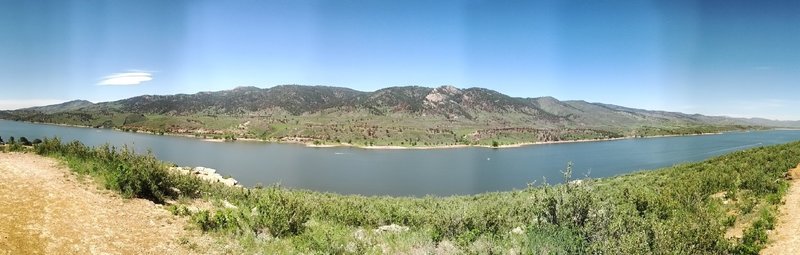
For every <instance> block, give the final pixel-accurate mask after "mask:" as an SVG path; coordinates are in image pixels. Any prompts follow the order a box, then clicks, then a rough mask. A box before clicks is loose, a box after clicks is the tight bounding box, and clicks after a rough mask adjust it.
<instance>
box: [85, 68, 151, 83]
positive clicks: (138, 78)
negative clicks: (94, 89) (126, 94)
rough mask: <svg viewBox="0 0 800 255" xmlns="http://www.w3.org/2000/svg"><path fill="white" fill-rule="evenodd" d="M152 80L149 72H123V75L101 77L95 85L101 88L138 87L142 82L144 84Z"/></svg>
mask: <svg viewBox="0 0 800 255" xmlns="http://www.w3.org/2000/svg"><path fill="white" fill-rule="evenodd" d="M152 79H153V75H152V74H151V73H149V72H142V71H131V72H124V73H115V74H112V75H109V76H106V77H103V79H102V80H100V82H98V83H97V85H102V86H128V85H139V84H141V83H142V82H146V81H149V80H152Z"/></svg>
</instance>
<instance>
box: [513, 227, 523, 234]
mask: <svg viewBox="0 0 800 255" xmlns="http://www.w3.org/2000/svg"><path fill="white" fill-rule="evenodd" d="M524 233H525V229H524V228H522V227H516V228H514V229H512V230H511V234H516V235H521V234H524Z"/></svg>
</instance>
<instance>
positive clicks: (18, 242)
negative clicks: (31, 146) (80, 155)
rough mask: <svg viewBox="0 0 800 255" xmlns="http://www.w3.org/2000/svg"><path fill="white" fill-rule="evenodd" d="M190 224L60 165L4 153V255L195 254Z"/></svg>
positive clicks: (0, 159) (0, 190)
mask: <svg viewBox="0 0 800 255" xmlns="http://www.w3.org/2000/svg"><path fill="white" fill-rule="evenodd" d="M185 224H186V223H185V221H184V220H181V219H180V218H177V217H174V216H172V215H171V214H169V212H167V211H166V210H162V209H157V208H156V206H155V205H154V204H153V203H152V202H150V201H147V200H142V199H122V198H120V197H118V196H116V195H114V194H113V193H112V192H110V191H101V190H98V188H97V185H95V184H91V183H90V184H81V182H79V181H78V180H77V179H76V177H74V175H72V174H71V173H70V172H69V170H68V169H65V168H63V167H61V166H60V165H59V163H58V162H57V161H56V160H53V159H49V158H45V157H40V156H37V155H32V154H19V153H0V255H2V254H191V253H192V251H189V250H187V249H186V247H185V245H180V244H179V239H181V240H183V242H189V240H192V239H187V238H190V237H187V231H186V230H184V226H185Z"/></svg>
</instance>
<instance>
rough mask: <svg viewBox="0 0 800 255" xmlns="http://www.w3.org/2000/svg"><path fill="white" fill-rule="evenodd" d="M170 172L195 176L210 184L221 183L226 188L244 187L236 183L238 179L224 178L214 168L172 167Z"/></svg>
mask: <svg viewBox="0 0 800 255" xmlns="http://www.w3.org/2000/svg"><path fill="white" fill-rule="evenodd" d="M170 170H172V171H176V172H178V173H181V174H185V175H193V176H196V177H197V178H200V179H201V180H205V181H207V182H210V183H217V182H219V183H222V184H225V185H226V186H230V187H242V185H239V182H238V181H236V179H233V178H225V177H222V175H220V174H218V173H217V170H215V169H213V168H208V167H202V166H198V167H195V168H191V167H170Z"/></svg>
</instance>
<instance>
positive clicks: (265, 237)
mask: <svg viewBox="0 0 800 255" xmlns="http://www.w3.org/2000/svg"><path fill="white" fill-rule="evenodd" d="M256 239H258V240H261V241H264V242H266V241H269V240H272V234H270V233H269V229H267V228H262V229H259V230H258V231H256Z"/></svg>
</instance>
